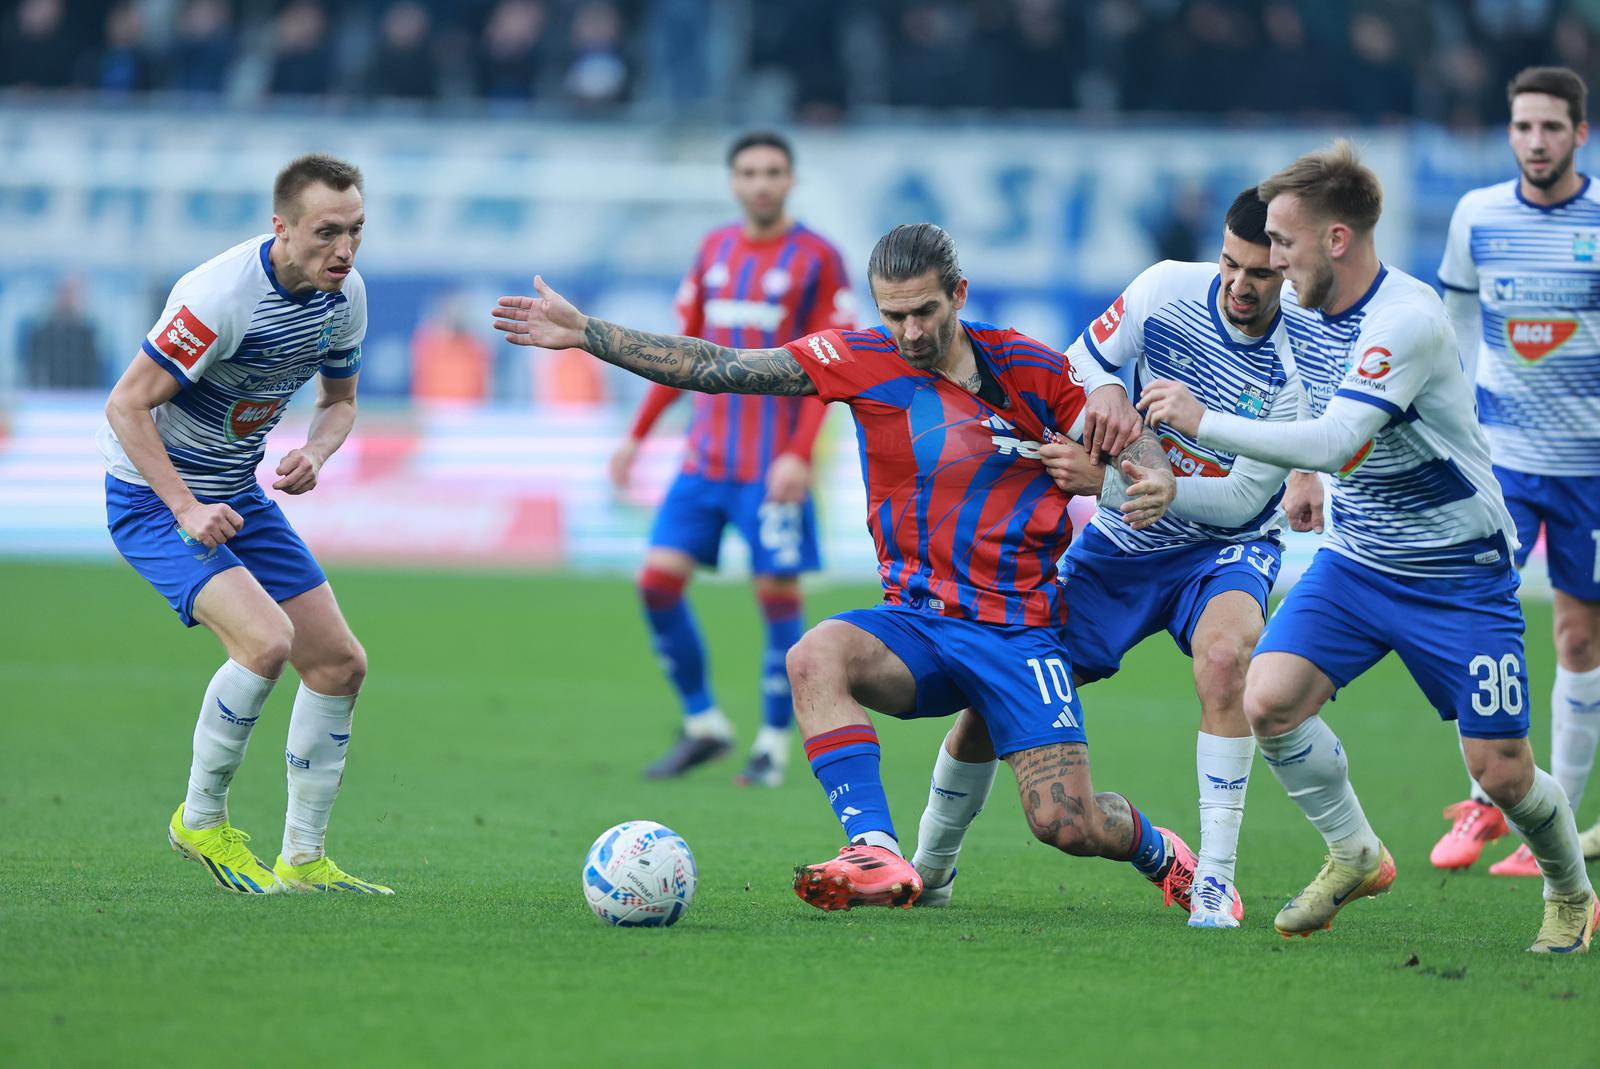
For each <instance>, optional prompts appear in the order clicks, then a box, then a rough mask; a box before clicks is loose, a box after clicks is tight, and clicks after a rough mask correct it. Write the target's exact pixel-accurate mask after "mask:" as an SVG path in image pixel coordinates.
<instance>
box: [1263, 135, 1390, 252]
mask: <svg viewBox="0 0 1600 1069" xmlns="http://www.w3.org/2000/svg"><path fill="white" fill-rule="evenodd" d="M1256 193H1257V194H1259V195H1260V197H1261V199H1262V201H1263V202H1270V201H1271V200H1272V198H1273V197H1276V196H1280V195H1282V194H1285V193H1289V194H1292V195H1294V196H1296V197H1299V198H1300V203H1301V205H1303V206H1304V207H1305V209H1306V210H1307V211H1309V212H1310V213H1311V214H1312V215H1314V216H1316V217H1317V218H1319V219H1322V220H1325V221H1327V222H1339V223H1343V224H1345V225H1346V226H1348V227H1349V228H1350V229H1352V230H1355V231H1358V232H1360V233H1363V234H1365V233H1369V232H1370V231H1371V230H1372V228H1373V227H1375V226H1377V225H1378V216H1380V215H1382V214H1383V185H1382V184H1381V183H1380V182H1379V181H1378V176H1377V175H1375V174H1373V173H1372V168H1370V167H1368V166H1367V165H1366V164H1364V163H1362V162H1361V157H1360V155H1358V154H1357V152H1356V149H1355V146H1354V145H1352V144H1351V143H1350V142H1348V141H1346V140H1345V139H1344V138H1342V137H1341V138H1340V139H1339V140H1337V141H1335V142H1334V143H1333V145H1332V146H1331V147H1329V148H1325V149H1323V150H1321V151H1320V152H1308V153H1306V154H1305V155H1304V156H1301V157H1300V158H1299V159H1298V160H1295V161H1294V162H1293V163H1291V164H1290V165H1289V166H1287V167H1285V168H1284V169H1283V170H1281V171H1279V172H1278V173H1277V174H1275V175H1273V176H1272V177H1271V178H1269V179H1267V180H1266V181H1265V182H1262V183H1261V184H1260V185H1259V186H1257V187H1256Z"/></svg>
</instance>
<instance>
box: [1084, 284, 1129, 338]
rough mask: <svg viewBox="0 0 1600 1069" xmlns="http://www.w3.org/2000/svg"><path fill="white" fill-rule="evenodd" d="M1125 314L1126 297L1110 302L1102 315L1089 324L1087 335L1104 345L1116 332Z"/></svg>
mask: <svg viewBox="0 0 1600 1069" xmlns="http://www.w3.org/2000/svg"><path fill="white" fill-rule="evenodd" d="M1127 314H1128V309H1127V303H1126V295H1123V296H1121V297H1118V298H1117V299H1116V300H1115V301H1113V302H1112V304H1111V307H1110V308H1107V309H1106V310H1105V314H1104V315H1102V316H1101V317H1100V318H1099V319H1096V320H1095V321H1094V322H1093V323H1090V324H1089V333H1091V334H1093V335H1094V340H1095V341H1097V342H1099V343H1100V344H1101V345H1104V344H1105V343H1106V342H1108V341H1110V340H1111V335H1113V334H1115V333H1116V332H1117V328H1118V327H1120V326H1122V319H1123V317H1124V316H1126V315H1127Z"/></svg>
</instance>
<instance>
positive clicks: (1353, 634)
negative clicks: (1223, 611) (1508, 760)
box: [1256, 539, 1528, 739]
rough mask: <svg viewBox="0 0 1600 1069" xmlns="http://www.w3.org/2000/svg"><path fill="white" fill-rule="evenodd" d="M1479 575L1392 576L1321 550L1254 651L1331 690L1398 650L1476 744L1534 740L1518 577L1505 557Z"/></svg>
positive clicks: (1442, 713)
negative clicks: (1287, 657)
mask: <svg viewBox="0 0 1600 1069" xmlns="http://www.w3.org/2000/svg"><path fill="white" fill-rule="evenodd" d="M1500 541H1501V545H1502V552H1501V554H1500V559H1501V563H1500V564H1498V565H1494V566H1485V567H1484V569H1483V574H1481V575H1472V576H1467V577H1462V576H1448V577H1439V578H1428V579H1421V578H1417V577H1415V576H1407V575H1391V574H1389V573H1388V572H1381V571H1378V570H1377V569H1376V568H1369V567H1366V566H1364V565H1361V564H1357V563H1356V562H1354V561H1352V560H1350V559H1349V558H1347V557H1344V556H1342V555H1341V554H1338V553H1335V552H1334V551H1333V550H1331V549H1321V550H1318V551H1317V555H1316V556H1315V557H1313V558H1312V561H1311V567H1310V568H1308V569H1307V570H1306V573H1305V575H1304V576H1302V577H1301V579H1300V581H1299V582H1298V583H1296V584H1295V585H1294V588H1293V589H1291V590H1290V591H1289V593H1288V594H1287V595H1285V597H1284V599H1283V603H1282V604H1281V605H1279V606H1278V611H1277V612H1276V613H1274V614H1273V616H1272V619H1270V620H1268V621H1267V628H1266V631H1264V632H1263V633H1262V635H1261V641H1260V642H1258V643H1257V644H1256V656H1258V657H1259V656H1260V655H1261V654H1263V653H1293V654H1297V655H1298V656H1301V657H1304V658H1305V659H1306V660H1308V661H1310V662H1311V663H1312V664H1314V665H1316V666H1317V667H1318V668H1320V669H1321V670H1322V671H1323V673H1324V674H1326V675H1327V677H1328V678H1329V679H1330V680H1332V681H1333V685H1334V687H1335V688H1339V687H1343V686H1346V685H1347V684H1349V683H1350V681H1351V680H1353V679H1355V678H1356V677H1357V676H1359V675H1361V673H1363V672H1365V671H1366V670H1367V669H1369V668H1371V667H1372V666H1373V665H1375V664H1377V663H1378V662H1379V661H1380V660H1382V659H1383V657H1384V655H1385V654H1387V653H1388V652H1389V651H1390V650H1393V651H1394V652H1395V653H1396V654H1398V655H1399V657H1400V660H1401V662H1402V663H1404V664H1405V666H1406V670H1407V671H1409V672H1410V673H1411V678H1413V679H1415V680H1416V681H1417V684H1418V686H1420V687H1421V688H1422V693H1423V694H1424V695H1426V696H1427V699H1428V701H1430V702H1432V703H1433V707H1434V709H1436V710H1438V713H1439V718H1440V719H1441V720H1454V721H1455V722H1456V727H1457V728H1458V729H1459V730H1460V732H1461V734H1462V735H1464V736H1466V737H1468V738H1474V739H1520V738H1523V737H1525V736H1526V735H1527V734H1528V670H1527V660H1526V658H1525V656H1524V654H1523V648H1522V632H1523V622H1522V605H1521V603H1520V602H1518V600H1517V586H1518V582H1519V580H1518V578H1517V573H1516V571H1515V569H1513V568H1512V567H1511V565H1510V562H1509V559H1508V554H1506V553H1505V552H1504V551H1503V547H1504V540H1503V539H1501V540H1500Z"/></svg>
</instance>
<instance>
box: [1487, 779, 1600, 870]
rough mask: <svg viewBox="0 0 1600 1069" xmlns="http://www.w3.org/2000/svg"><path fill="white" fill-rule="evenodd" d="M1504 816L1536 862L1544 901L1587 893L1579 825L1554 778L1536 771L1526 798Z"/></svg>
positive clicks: (1507, 810)
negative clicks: (1579, 842)
mask: <svg viewBox="0 0 1600 1069" xmlns="http://www.w3.org/2000/svg"><path fill="white" fill-rule="evenodd" d="M1504 812H1505V815H1506V820H1507V821H1509V822H1510V823H1511V826H1512V827H1513V828H1515V829H1516V830H1517V834H1519V835H1521V836H1522V841H1523V842H1525V843H1527V844H1528V850H1529V851H1530V852H1531V853H1532V854H1533V857H1534V860H1535V861H1537V862H1539V871H1540V872H1542V873H1544V896H1545V897H1546V898H1554V897H1556V896H1558V895H1562V896H1564V895H1572V894H1582V893H1584V892H1587V891H1588V890H1589V874H1588V873H1587V872H1585V871H1584V868H1583V851H1582V850H1581V849H1580V848H1579V847H1578V824H1577V822H1576V821H1575V820H1573V818H1572V806H1570V805H1568V804H1567V796H1566V794H1564V793H1563V792H1562V790H1561V784H1559V783H1557V782H1556V780H1555V777H1554V776H1552V775H1550V773H1548V772H1546V771H1545V770H1544V769H1542V768H1535V769H1534V770H1533V786H1532V787H1531V788H1530V789H1529V790H1528V793H1527V795H1525V796H1524V797H1523V799H1522V801H1520V802H1518V803H1517V804H1516V805H1514V806H1512V807H1511V808H1509V809H1506V810H1505V811H1504Z"/></svg>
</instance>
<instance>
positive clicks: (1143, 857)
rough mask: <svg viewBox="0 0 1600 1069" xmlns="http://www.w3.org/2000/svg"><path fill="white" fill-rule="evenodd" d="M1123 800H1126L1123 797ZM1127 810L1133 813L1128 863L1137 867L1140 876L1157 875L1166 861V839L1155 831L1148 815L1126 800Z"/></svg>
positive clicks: (1151, 876) (1152, 876)
mask: <svg viewBox="0 0 1600 1069" xmlns="http://www.w3.org/2000/svg"><path fill="white" fill-rule="evenodd" d="M1123 801H1124V802H1127V801H1128V800H1127V799H1126V798H1124V799H1123ZM1128 811H1129V812H1130V813H1132V814H1133V853H1132V854H1131V855H1130V856H1129V858H1128V863H1129V864H1130V865H1132V866H1133V867H1134V868H1136V869H1138V870H1139V873H1140V875H1142V876H1147V877H1150V878H1154V877H1156V876H1159V875H1161V869H1162V866H1164V865H1165V864H1166V863H1167V840H1166V839H1165V838H1163V837H1162V835H1161V833H1160V832H1158V831H1156V829H1155V825H1154V824H1151V823H1150V819H1149V818H1148V817H1146V816H1145V815H1144V814H1143V813H1141V812H1139V811H1138V810H1137V809H1135V808H1134V807H1133V803H1132V802H1128Z"/></svg>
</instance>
